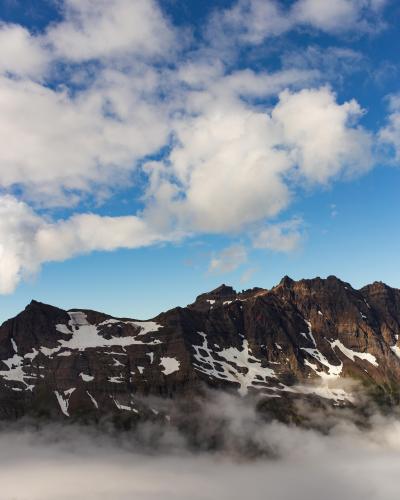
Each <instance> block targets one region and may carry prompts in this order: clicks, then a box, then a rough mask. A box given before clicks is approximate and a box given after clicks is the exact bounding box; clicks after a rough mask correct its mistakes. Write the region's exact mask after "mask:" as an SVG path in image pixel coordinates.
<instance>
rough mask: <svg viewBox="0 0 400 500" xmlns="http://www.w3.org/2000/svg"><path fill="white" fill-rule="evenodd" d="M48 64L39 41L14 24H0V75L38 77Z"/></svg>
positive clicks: (48, 58) (46, 56) (46, 55)
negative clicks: (10, 74)
mask: <svg viewBox="0 0 400 500" xmlns="http://www.w3.org/2000/svg"><path fill="white" fill-rule="evenodd" d="M49 62H50V57H49V54H48V52H47V51H46V50H45V48H44V46H43V44H42V43H41V41H40V40H39V39H37V38H35V37H33V36H32V35H31V34H30V33H29V31H28V30H26V29H25V28H23V27H22V26H19V25H16V24H0V73H5V72H8V73H12V74H14V75H18V76H28V77H33V78H35V77H38V76H41V75H43V73H44V72H45V71H46V69H47V66H48V64H49Z"/></svg>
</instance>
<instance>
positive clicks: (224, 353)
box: [193, 332, 276, 396]
mask: <svg viewBox="0 0 400 500" xmlns="http://www.w3.org/2000/svg"><path fill="white" fill-rule="evenodd" d="M198 334H199V335H201V336H202V337H203V344H202V345H199V346H193V348H194V349H195V354H194V357H195V359H196V360H197V361H198V362H200V363H202V364H198V363H193V366H194V368H195V369H196V370H197V371H199V372H202V373H204V374H206V375H208V376H209V377H212V378H217V379H220V380H226V381H230V382H236V383H239V385H240V387H239V390H238V392H239V394H240V395H242V396H244V395H246V394H247V393H248V390H249V387H257V386H259V385H260V384H264V385H265V384H267V379H269V378H276V375H275V372H274V370H272V369H271V368H268V367H263V366H262V365H261V361H260V360H258V359H257V358H255V357H254V356H253V355H252V351H251V349H250V347H249V344H248V341H247V340H246V339H243V344H242V349H241V350H239V349H237V348H236V347H229V348H227V349H222V350H219V351H213V350H212V349H211V348H210V347H209V345H208V341H207V337H206V334H205V333H204V332H198ZM214 347H215V346H214ZM203 353H205V354H203ZM204 365H206V366H204Z"/></svg>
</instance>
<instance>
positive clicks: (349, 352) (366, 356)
mask: <svg viewBox="0 0 400 500" xmlns="http://www.w3.org/2000/svg"><path fill="white" fill-rule="evenodd" d="M331 347H332V349H335V347H337V348H338V349H339V350H340V351H341V352H342V353H343V354H344V355H345V356H346V357H348V358H349V359H351V360H352V361H354V358H360V359H363V360H365V361H368V363H371V365H374V366H379V365H378V362H377V361H376V357H375V356H373V355H372V354H369V353H368V352H357V351H353V350H351V349H349V348H347V347H345V346H344V345H343V344H342V342H341V341H340V340H335V341H334V342H331Z"/></svg>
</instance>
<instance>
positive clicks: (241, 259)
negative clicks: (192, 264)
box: [208, 245, 247, 273]
mask: <svg viewBox="0 0 400 500" xmlns="http://www.w3.org/2000/svg"><path fill="white" fill-rule="evenodd" d="M246 261H247V250H246V248H245V247H244V246H243V245H231V246H230V247H227V248H224V249H223V250H221V252H219V253H218V254H217V255H214V257H213V258H212V259H211V262H210V265H209V268H208V270H209V272H211V273H230V272H232V271H235V270H236V269H237V268H238V267H240V266H241V265H242V264H244V263H245V262H246Z"/></svg>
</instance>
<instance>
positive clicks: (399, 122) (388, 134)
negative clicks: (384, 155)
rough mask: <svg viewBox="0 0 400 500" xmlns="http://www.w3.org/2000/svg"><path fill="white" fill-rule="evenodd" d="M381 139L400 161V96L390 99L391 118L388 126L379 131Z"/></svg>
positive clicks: (388, 120) (389, 117) (393, 96)
mask: <svg viewBox="0 0 400 500" xmlns="http://www.w3.org/2000/svg"><path fill="white" fill-rule="evenodd" d="M379 139H380V141H381V142H382V143H383V144H386V145H389V146H390V147H392V148H393V152H394V157H395V159H396V161H397V162H398V161H400V95H392V96H390V98H389V116H388V119H387V124H386V125H385V126H384V127H383V128H382V129H381V130H380V131H379Z"/></svg>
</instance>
